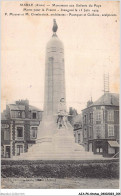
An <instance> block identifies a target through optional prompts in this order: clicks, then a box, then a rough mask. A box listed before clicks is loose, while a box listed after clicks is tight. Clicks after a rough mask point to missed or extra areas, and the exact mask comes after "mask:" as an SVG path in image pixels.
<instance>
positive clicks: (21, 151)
mask: <svg viewBox="0 0 121 196" xmlns="http://www.w3.org/2000/svg"><path fill="white" fill-rule="evenodd" d="M21 153H23V145H17V155H20V154H21Z"/></svg>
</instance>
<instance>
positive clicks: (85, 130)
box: [84, 128, 87, 138]
mask: <svg viewBox="0 0 121 196" xmlns="http://www.w3.org/2000/svg"><path fill="white" fill-rule="evenodd" d="M84 138H87V129H86V128H85V129H84Z"/></svg>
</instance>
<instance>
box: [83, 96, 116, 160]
mask: <svg viewBox="0 0 121 196" xmlns="http://www.w3.org/2000/svg"><path fill="white" fill-rule="evenodd" d="M82 118H83V144H84V146H85V150H87V151H93V152H94V154H102V155H103V156H109V157H110V156H113V155H115V154H116V153H118V151H119V95H118V94H115V93H104V95H103V96H101V97H100V98H99V99H98V100H97V101H95V102H94V103H93V102H92V101H89V102H88V103H87V108H85V109H84V110H82Z"/></svg>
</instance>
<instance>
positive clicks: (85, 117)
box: [84, 115, 87, 124]
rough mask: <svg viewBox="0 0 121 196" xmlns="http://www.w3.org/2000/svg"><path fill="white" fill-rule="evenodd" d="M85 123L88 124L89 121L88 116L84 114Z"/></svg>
mask: <svg viewBox="0 0 121 196" xmlns="http://www.w3.org/2000/svg"><path fill="white" fill-rule="evenodd" d="M84 123H85V124H86V123H87V116H86V115H84Z"/></svg>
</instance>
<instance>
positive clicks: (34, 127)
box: [1, 100, 42, 158]
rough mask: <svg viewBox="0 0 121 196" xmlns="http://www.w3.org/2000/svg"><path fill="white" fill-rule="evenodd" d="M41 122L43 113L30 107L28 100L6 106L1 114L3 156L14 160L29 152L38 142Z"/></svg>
mask: <svg viewBox="0 0 121 196" xmlns="http://www.w3.org/2000/svg"><path fill="white" fill-rule="evenodd" d="M41 120H42V111H41V110H39V109H38V108H36V107H34V106H31V105H29V101H28V100H19V101H16V103H15V104H8V105H6V110H4V111H3V113H2V114H1V156H2V157H3V158H12V157H13V156H17V155H20V153H22V152H27V150H28V148H29V147H31V146H32V145H33V144H35V142H36V138H37V131H38V126H39V124H40V121H41Z"/></svg>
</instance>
